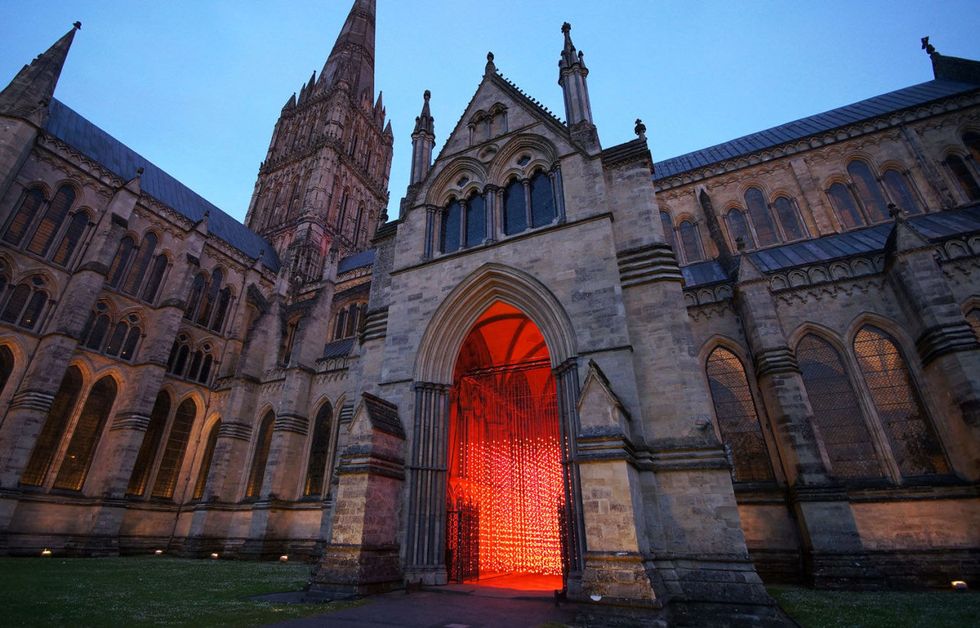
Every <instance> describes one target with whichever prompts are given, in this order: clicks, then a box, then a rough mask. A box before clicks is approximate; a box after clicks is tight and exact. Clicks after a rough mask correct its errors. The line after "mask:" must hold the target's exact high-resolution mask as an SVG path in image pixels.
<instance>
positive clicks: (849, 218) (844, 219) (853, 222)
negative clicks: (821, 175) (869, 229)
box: [827, 183, 865, 229]
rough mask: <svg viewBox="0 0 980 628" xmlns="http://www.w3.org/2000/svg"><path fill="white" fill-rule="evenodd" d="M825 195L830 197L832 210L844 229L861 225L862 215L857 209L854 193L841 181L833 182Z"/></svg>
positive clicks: (862, 224)
mask: <svg viewBox="0 0 980 628" xmlns="http://www.w3.org/2000/svg"><path fill="white" fill-rule="evenodd" d="M827 197H828V198H830V202H831V204H832V205H833V206H834V211H836V212H837V217H838V218H839V219H840V222H841V224H842V225H843V226H844V228H845V229H854V228H856V227H863V226H864V224H865V222H864V216H863V215H861V210H859V209H858V206H857V201H856V200H854V195H853V194H851V191H850V190H849V189H847V186H845V185H844V184H843V183H835V184H833V185H832V186H830V187H829V188H828V189H827Z"/></svg>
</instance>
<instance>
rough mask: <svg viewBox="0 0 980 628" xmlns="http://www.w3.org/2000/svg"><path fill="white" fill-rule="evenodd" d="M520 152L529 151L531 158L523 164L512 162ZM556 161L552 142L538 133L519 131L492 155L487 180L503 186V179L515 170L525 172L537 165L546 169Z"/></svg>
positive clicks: (504, 183)
mask: <svg viewBox="0 0 980 628" xmlns="http://www.w3.org/2000/svg"><path fill="white" fill-rule="evenodd" d="M522 152H527V153H529V155H530V157H531V160H530V161H529V162H528V163H527V164H524V165H523V166H521V165H518V164H514V163H512V161H513V160H514V158H516V157H518V156H519V154H520V153H522ZM557 161H558V150H557V149H556V148H555V145H554V144H552V143H551V142H550V141H548V140H547V139H546V138H544V137H541V136H540V135H531V134H529V133H521V134H520V135H517V136H515V137H513V138H511V139H510V140H509V141H508V142H507V143H506V144H504V145H503V146H502V147H501V149H500V150H499V151H497V154H496V155H494V157H493V161H491V162H490V168H489V179H488V181H489V182H490V183H494V184H496V185H501V186H503V185H506V181H505V179H506V178H507V177H509V176H510V175H511V174H513V173H515V172H521V173H527V172H529V170H528V169H527V168H531V167H534V166H539V165H540V166H541V167H543V168H544V169H545V171H548V170H550V169H551V168H552V167H553V166H554V165H555V163H557ZM522 178H526V177H522Z"/></svg>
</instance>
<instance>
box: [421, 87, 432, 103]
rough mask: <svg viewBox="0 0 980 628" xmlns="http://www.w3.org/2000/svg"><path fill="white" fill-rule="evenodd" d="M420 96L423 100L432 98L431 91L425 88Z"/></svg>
mask: <svg viewBox="0 0 980 628" xmlns="http://www.w3.org/2000/svg"><path fill="white" fill-rule="evenodd" d="M422 98H423V99H424V100H425V102H429V99H430V98H432V92H430V91H429V90H425V91H424V92H422Z"/></svg>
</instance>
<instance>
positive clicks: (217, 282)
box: [197, 268, 224, 327]
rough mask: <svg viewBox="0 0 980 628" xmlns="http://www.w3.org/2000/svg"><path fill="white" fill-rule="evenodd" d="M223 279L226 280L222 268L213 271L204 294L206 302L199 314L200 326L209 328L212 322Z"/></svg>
mask: <svg viewBox="0 0 980 628" xmlns="http://www.w3.org/2000/svg"><path fill="white" fill-rule="evenodd" d="M222 279H224V273H222V272H221V269H220V268H215V269H214V270H213V271H211V281H210V282H208V289H207V291H206V292H205V293H204V301H203V302H202V303H201V308H200V310H199V311H198V314H197V324H198V325H204V326H205V327H207V325H208V323H209V322H210V320H211V315H212V314H213V313H214V306H215V304H216V303H217V301H218V293H219V292H220V291H221V281H222Z"/></svg>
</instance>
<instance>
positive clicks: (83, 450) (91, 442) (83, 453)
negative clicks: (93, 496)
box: [54, 377, 116, 491]
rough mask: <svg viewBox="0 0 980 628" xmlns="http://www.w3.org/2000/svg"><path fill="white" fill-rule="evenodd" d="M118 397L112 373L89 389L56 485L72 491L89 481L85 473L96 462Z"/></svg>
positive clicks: (55, 482)
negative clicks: (99, 446)
mask: <svg viewBox="0 0 980 628" xmlns="http://www.w3.org/2000/svg"><path fill="white" fill-rule="evenodd" d="M115 401H116V380H114V379H112V378H111V377H103V378H102V379H100V380H99V381H97V382H96V383H95V385H94V386H92V390H91V391H89V394H88V398H87V399H86V400H85V405H84V406H82V412H81V414H79V416H78V423H76V425H75V431H74V433H72V435H71V440H70V441H68V449H67V450H66V451H65V457H64V458H63V459H62V461H61V468H60V469H59V470H58V476H57V477H56V478H55V481H54V488H60V489H66V490H69V491H80V490H82V485H84V484H85V476H86V475H87V474H88V469H89V466H90V465H91V464H92V457H93V456H94V455H95V448H96V446H97V445H98V444H99V439H100V438H101V436H102V430H103V428H104V427H105V424H106V421H108V419H109V414H110V413H111V412H112V404H113V403H115Z"/></svg>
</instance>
